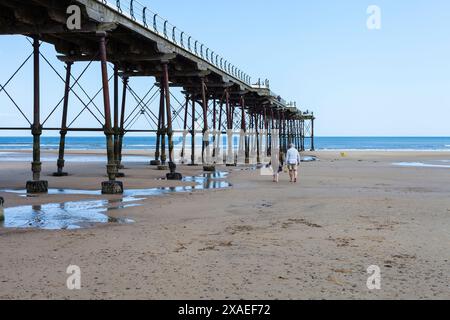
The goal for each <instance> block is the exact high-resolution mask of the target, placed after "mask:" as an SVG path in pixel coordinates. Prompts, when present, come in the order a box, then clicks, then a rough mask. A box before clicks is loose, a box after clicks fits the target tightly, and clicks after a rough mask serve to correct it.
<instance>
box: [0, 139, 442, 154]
mask: <svg viewBox="0 0 450 320" xmlns="http://www.w3.org/2000/svg"><path fill="white" fill-rule="evenodd" d="M235 139H236V142H237V140H238V138H237V137H236V138H235ZM201 143H202V137H201V136H199V137H198V138H197V139H196V144H197V146H198V145H201ZM224 143H225V139H224ZM174 144H175V148H176V149H181V145H182V137H181V136H175V137H174ZM190 145H191V139H190V137H188V138H187V141H186V146H187V147H188V148H190ZM305 145H306V150H309V149H310V148H311V146H310V140H309V139H306V141H305ZM32 146H33V138H32V137H31V136H29V137H23V136H21V137H0V150H17V151H19V150H31V149H32ZM155 146H156V137H154V136H150V137H145V136H128V137H125V139H124V145H123V148H124V149H125V150H150V151H152V150H153V149H155ZM41 148H42V150H43V151H52V150H58V148H59V137H57V136H53V137H49V136H43V137H41ZM105 148H106V144H105V138H104V137H103V136H90V137H84V136H83V137H82V136H80V137H66V150H79V151H85V150H102V149H103V150H104V149H105ZM315 149H316V150H317V151H352V150H354V151H357V150H362V151H449V152H450V137H316V138H315Z"/></svg>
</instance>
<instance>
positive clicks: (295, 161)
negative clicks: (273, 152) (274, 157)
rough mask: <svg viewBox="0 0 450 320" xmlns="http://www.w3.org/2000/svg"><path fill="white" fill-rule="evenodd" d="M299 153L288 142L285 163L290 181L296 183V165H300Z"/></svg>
mask: <svg viewBox="0 0 450 320" xmlns="http://www.w3.org/2000/svg"><path fill="white" fill-rule="evenodd" d="M300 161H301V159H300V153H299V152H298V150H297V149H295V147H294V145H293V144H292V143H291V144H289V150H288V152H287V153H286V164H287V166H288V169H289V177H290V178H291V182H295V183H297V178H298V166H299V165H300Z"/></svg>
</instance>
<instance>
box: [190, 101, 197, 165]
mask: <svg viewBox="0 0 450 320" xmlns="http://www.w3.org/2000/svg"><path fill="white" fill-rule="evenodd" d="M191 113H192V115H191V126H192V131H191V166H195V165H196V164H195V95H194V94H192V112H191Z"/></svg>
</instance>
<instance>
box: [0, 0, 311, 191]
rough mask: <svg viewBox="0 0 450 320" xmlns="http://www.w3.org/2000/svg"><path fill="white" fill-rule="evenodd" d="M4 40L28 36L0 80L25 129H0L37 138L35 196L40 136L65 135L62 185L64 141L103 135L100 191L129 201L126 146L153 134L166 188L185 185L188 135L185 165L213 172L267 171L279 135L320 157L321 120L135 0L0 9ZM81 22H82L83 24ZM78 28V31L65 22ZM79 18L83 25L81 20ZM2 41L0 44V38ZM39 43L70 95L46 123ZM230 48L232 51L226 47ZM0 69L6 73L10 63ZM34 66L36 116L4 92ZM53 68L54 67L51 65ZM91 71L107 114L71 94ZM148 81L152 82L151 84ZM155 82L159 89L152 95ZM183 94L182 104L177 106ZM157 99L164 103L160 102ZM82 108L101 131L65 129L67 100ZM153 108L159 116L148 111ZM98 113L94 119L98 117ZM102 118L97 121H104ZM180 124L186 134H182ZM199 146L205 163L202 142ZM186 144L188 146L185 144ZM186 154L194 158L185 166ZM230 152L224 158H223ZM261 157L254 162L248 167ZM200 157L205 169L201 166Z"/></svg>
mask: <svg viewBox="0 0 450 320" xmlns="http://www.w3.org/2000/svg"><path fill="white" fill-rule="evenodd" d="M0 12H1V14H0V34H1V35H16V36H25V37H27V39H28V40H29V46H30V48H31V49H32V53H31V55H30V56H29V57H28V58H27V59H26V60H25V61H24V63H23V64H21V65H19V66H17V67H18V68H17V71H16V72H15V73H13V74H12V75H11V77H9V78H5V77H2V78H0V94H6V95H7V97H8V99H9V100H10V101H11V103H12V105H13V106H14V107H15V110H16V111H17V113H18V116H21V117H24V118H25V119H26V121H27V122H28V124H29V127H10V126H8V125H7V124H5V123H2V122H1V119H0V130H3V131H23V130H27V131H31V134H32V136H33V162H32V165H31V169H32V179H31V180H30V181H28V182H27V185H26V188H27V191H28V192H30V193H45V192H47V191H48V183H47V181H45V180H43V179H42V177H41V166H42V163H41V157H40V154H41V148H40V137H41V135H42V134H43V132H50V131H55V132H59V133H60V145H59V156H58V161H57V163H56V168H55V173H54V176H56V177H64V176H66V175H67V174H68V173H67V170H65V169H66V168H65V138H66V136H67V134H70V133H72V132H103V133H104V134H105V137H106V148H107V166H106V167H107V175H108V179H107V181H105V182H103V184H102V192H103V193H105V194H120V193H123V190H124V186H123V183H122V182H121V181H119V180H118V179H120V178H121V177H123V176H124V174H123V173H122V172H120V170H121V169H122V168H123V165H122V161H121V160H122V149H123V139H124V137H125V135H126V134H129V133H147V134H149V135H155V136H156V137H157V143H156V150H155V157H154V159H153V160H152V161H151V163H150V165H153V166H156V167H157V168H158V169H160V170H167V171H169V170H170V172H169V173H168V175H167V177H168V178H169V179H178V178H179V177H180V175H179V174H177V172H176V165H175V158H176V157H175V153H174V152H175V151H174V143H173V138H174V135H182V136H183V141H184V142H183V147H182V151H181V159H182V163H183V164H188V165H193V166H194V165H203V167H204V169H205V170H207V171H213V170H215V166H216V165H223V164H226V165H229V166H232V165H236V163H241V162H240V161H239V159H237V158H240V160H242V163H247V164H253V163H255V164H256V163H262V162H263V161H264V159H266V158H267V157H268V155H269V154H270V151H271V150H270V141H271V139H272V132H273V130H276V132H277V137H279V139H280V143H279V145H280V149H281V152H285V151H286V149H287V147H288V145H289V143H293V144H295V146H296V147H297V148H298V149H299V150H302V151H305V145H306V144H305V141H306V140H307V139H310V146H311V150H312V151H314V149H315V146H314V122H315V116H314V114H313V113H311V112H309V111H306V112H305V111H302V110H299V109H298V108H297V105H296V103H294V102H287V101H286V100H285V99H283V98H282V97H280V96H279V95H277V94H276V93H275V92H273V91H272V89H271V87H270V83H269V81H268V80H265V81H262V80H255V81H252V78H251V77H250V76H249V75H247V74H246V73H245V72H244V71H243V70H241V69H240V68H238V67H236V66H235V65H233V64H232V63H231V62H229V61H228V60H227V59H226V58H224V57H222V56H220V55H219V54H217V53H216V52H215V51H213V50H212V49H210V48H209V47H207V46H206V45H205V44H203V43H202V42H201V41H199V40H196V39H194V38H193V37H191V36H189V35H188V34H187V33H185V32H184V31H182V30H180V29H178V28H177V27H176V26H174V25H172V24H170V22H169V21H168V20H166V19H163V18H161V17H160V16H159V15H158V14H156V13H154V12H152V11H151V8H148V7H145V6H144V5H142V4H140V3H139V2H137V1H134V0H118V1H99V0H74V1H68V0H59V1H54V0H28V1H22V0H0ZM78 14H79V17H78V16H77V15H78ZM72 18H73V19H75V20H74V21H75V22H79V26H77V25H78V23H74V26H75V27H73V28H72V27H70V26H69V24H68V21H69V20H70V19H72ZM78 18H79V21H76V20H77V19H78ZM0 41H1V39H0ZM42 44H49V45H52V46H53V47H54V50H55V55H56V56H57V58H58V60H59V61H60V63H61V64H63V65H64V66H65V74H61V73H59V72H58V71H57V70H56V69H55V68H53V67H52V68H53V70H54V71H55V73H56V74H57V76H58V77H59V78H61V80H62V81H64V85H65V88H64V92H62V93H61V94H62V95H63V97H62V98H61V101H60V104H58V105H57V106H56V107H55V108H54V109H53V110H51V113H50V115H49V116H48V117H46V118H44V117H43V116H42V109H43V108H42V105H41V95H42V90H41V83H42V82H45V81H46V79H42V76H41V65H42V64H43V63H47V64H49V63H48V59H47V58H46V57H45V55H44V54H43V53H42V50H41V46H42ZM224 45H227V44H224ZM0 63H2V64H3V63H5V64H7V63H8V61H1V62H0ZM27 63H32V64H33V74H32V77H33V86H32V87H30V88H29V89H30V92H33V107H32V109H30V108H29V107H28V108H26V107H25V106H19V105H18V104H17V103H16V102H15V100H14V97H13V96H11V95H10V94H9V92H8V85H9V84H10V82H11V80H12V79H13V78H14V77H15V76H16V74H17V72H18V71H19V70H20V69H22V67H23V66H24V65H25V64H27ZM80 63H83V66H84V65H85V69H84V70H83V72H82V73H81V74H80V75H78V76H77V77H75V76H74V74H73V72H72V70H73V66H74V65H75V64H80ZM50 65H51V64H50ZM90 68H98V69H96V70H98V73H99V74H100V75H101V83H99V86H101V90H100V91H99V92H98V93H97V95H101V96H102V97H103V105H102V106H98V105H95V104H94V103H93V101H94V99H95V98H96V96H89V95H88V94H87V93H86V91H84V90H83V88H82V87H81V90H83V92H84V93H85V94H86V95H87V96H88V98H89V100H88V102H86V100H85V97H83V98H81V97H80V96H79V94H77V93H76V91H75V90H74V87H75V86H77V87H78V86H80V84H79V80H80V78H82V76H83V75H84V73H85V72H86V71H87V70H88V69H90ZM135 78H148V79H149V81H148V83H149V90H148V92H147V93H146V94H144V95H140V94H139V93H137V92H136V90H134V89H133V86H132V81H133V79H135ZM150 79H151V80H152V81H150ZM150 83H154V84H153V86H152V85H150ZM174 90H177V91H178V92H179V93H181V94H182V95H183V99H182V100H181V99H179V98H177V97H176V96H175V95H174V94H173V91H174ZM158 98H159V99H158ZM72 99H74V100H79V101H80V102H82V104H83V105H84V108H83V109H82V110H79V112H80V114H81V113H83V112H84V113H90V114H91V115H92V117H93V119H94V120H97V122H98V123H99V125H100V126H99V127H97V128H87V127H75V126H72V124H73V121H72V122H69V121H68V112H69V109H70V108H71V101H72ZM154 101H156V103H157V111H156V112H155V111H154V109H153V108H152V107H151V103H152V102H154ZM94 108H95V109H96V110H97V111H98V112H94V111H92V110H93V109H94ZM56 111H58V112H59V111H60V112H61V122H60V123H61V125H60V126H59V127H49V126H46V120H48V118H49V117H50V116H52V115H54V114H55V112H56ZM99 114H101V116H98V115H99ZM140 117H144V118H146V119H148V126H147V127H145V128H136V127H135V126H134V124H135V123H136V120H137V119H139V118H140ZM175 120H178V121H179V122H181V124H182V125H181V126H180V125H177V122H176V121H175ZM200 136H201V137H203V139H202V141H203V142H202V146H201V150H202V151H201V154H200V155H199V154H198V151H197V147H198V146H197V145H196V138H197V137H200ZM236 136H239V138H240V146H239V149H240V151H239V154H238V155H237V157H236V156H235V154H234V152H232V145H231V143H232V140H233V138H234V137H236ZM187 137H190V138H191V139H190V140H191V145H190V146H188V145H186V141H187ZM223 137H228V150H226V151H227V156H226V157H224V158H223V159H222V158H221V157H220V156H219V155H220V149H221V143H220V141H222V138H223ZM188 151H189V153H190V159H186V157H187V154H188ZM224 151H225V150H224ZM252 155H255V158H256V159H252ZM199 156H201V163H199V161H198V159H199Z"/></svg>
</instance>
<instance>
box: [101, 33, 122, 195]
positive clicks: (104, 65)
mask: <svg viewBox="0 0 450 320" xmlns="http://www.w3.org/2000/svg"><path fill="white" fill-rule="evenodd" d="M99 45H100V60H101V72H102V84H103V102H104V109H105V110H104V111H105V114H104V115H105V127H104V131H105V136H106V151H107V156H108V164H107V166H106V168H107V173H108V178H109V181H106V182H103V183H102V193H103V194H121V193H123V184H122V182H119V181H116V174H117V163H116V161H115V159H114V141H113V134H114V130H113V128H112V126H111V101H110V96H109V81H108V79H109V78H108V60H107V57H106V35H105V34H102V35H101V36H100V40H99Z"/></svg>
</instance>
